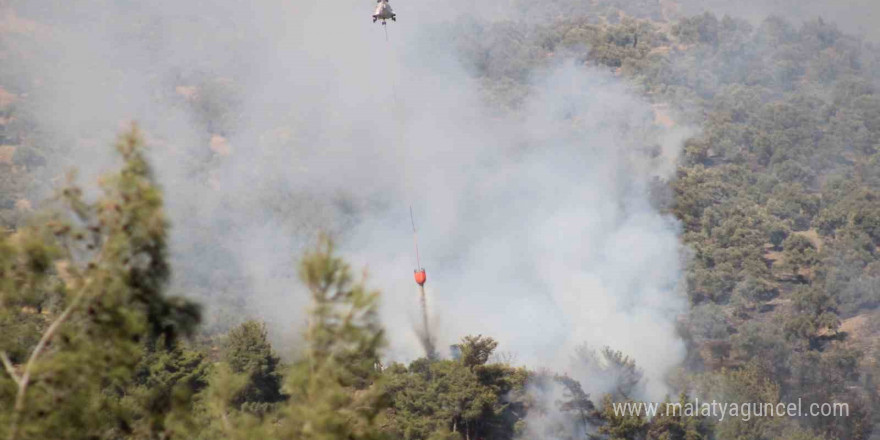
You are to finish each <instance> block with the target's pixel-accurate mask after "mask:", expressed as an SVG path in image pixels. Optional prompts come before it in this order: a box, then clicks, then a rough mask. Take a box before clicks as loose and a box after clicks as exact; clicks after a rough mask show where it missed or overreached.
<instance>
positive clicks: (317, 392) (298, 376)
mask: <svg viewBox="0 0 880 440" xmlns="http://www.w3.org/2000/svg"><path fill="white" fill-rule="evenodd" d="M300 279H301V280H302V281H303V283H304V284H305V285H306V287H307V288H308V291H309V293H310V296H311V300H312V307H311V310H310V313H309V323H308V329H307V332H306V344H307V348H306V351H305V353H304V354H303V357H302V359H301V360H299V361H297V362H295V363H294V364H293V366H292V368H291V371H290V374H289V375H288V377H287V380H286V383H285V389H286V392H287V394H289V395H290V403H289V404H288V405H287V407H286V408H285V409H284V412H285V418H284V419H283V422H282V423H281V425H280V426H279V432H280V435H281V436H282V437H285V438H289V437H295V438H300V439H318V440H330V439H339V438H346V439H351V440H356V439H362V440H367V439H377V438H382V437H383V434H382V432H381V431H380V429H379V425H378V424H377V417H378V416H379V415H380V413H381V412H382V410H383V409H384V408H385V407H386V405H387V403H386V402H387V400H386V393H385V391H384V387H383V386H382V384H381V383H379V380H380V369H379V366H380V360H379V353H380V349H381V348H382V346H383V345H384V343H385V339H384V332H383V330H382V326H381V324H380V323H379V314H378V300H379V293H378V292H376V291H371V290H368V289H367V287H366V286H365V285H364V283H363V281H360V282H353V280H352V278H351V274H350V271H349V266H348V264H346V263H345V262H344V261H343V260H342V259H340V258H339V257H336V256H335V255H334V248H333V243H332V242H331V241H330V240H329V239H327V238H322V239H321V241H320V244H319V246H318V247H317V248H316V249H315V250H313V251H311V252H309V253H307V254H306V255H305V256H304V257H303V259H302V263H301V264H300Z"/></svg>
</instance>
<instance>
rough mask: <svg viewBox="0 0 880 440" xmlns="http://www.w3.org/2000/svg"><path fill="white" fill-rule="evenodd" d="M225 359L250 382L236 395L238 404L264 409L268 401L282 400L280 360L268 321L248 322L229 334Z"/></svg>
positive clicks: (254, 408)
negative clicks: (270, 335) (270, 341)
mask: <svg viewBox="0 0 880 440" xmlns="http://www.w3.org/2000/svg"><path fill="white" fill-rule="evenodd" d="M227 338H228V339H227V341H226V344H225V347H224V348H225V350H224V356H223V357H224V360H225V361H226V363H228V364H229V366H230V368H231V369H232V372H233V373H236V374H245V375H246V376H247V377H248V382H247V384H246V385H245V386H244V387H243V388H242V389H241V391H240V394H239V395H238V396H237V397H236V398H235V400H234V403H235V404H236V405H239V406H240V407H241V406H244V409H250V410H251V411H256V412H265V411H266V409H267V405H266V404H271V403H275V402H278V401H281V400H282V398H283V396H282V394H281V380H282V377H281V373H280V371H278V369H279V365H280V363H281V359H280V358H279V357H278V356H277V355H276V354H275V351H274V350H273V349H272V345H271V344H270V343H269V339H268V331H267V329H266V324H264V323H261V322H257V321H246V322H244V323H242V324H241V325H239V326H238V327H235V328H233V329H232V330H230V331H229V334H228V335H227Z"/></svg>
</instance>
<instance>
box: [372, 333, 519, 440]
mask: <svg viewBox="0 0 880 440" xmlns="http://www.w3.org/2000/svg"><path fill="white" fill-rule="evenodd" d="M459 346H460V347H461V352H462V356H461V357H460V358H459V360H454V361H453V360H437V361H431V360H428V359H424V358H423V359H419V360H417V361H414V362H413V363H412V364H410V365H409V367H404V366H403V365H399V364H395V365H392V366H391V367H389V368H388V369H387V370H386V372H385V375H386V376H387V387H388V392H389V397H390V400H391V412H390V414H389V423H388V424H389V428H388V431H390V433H391V434H392V435H393V436H394V437H398V438H404V439H428V438H434V437H438V436H439V437H447V438H448V437H450V436H458V438H497V439H512V438H514V436H515V434H516V433H517V426H518V425H517V424H518V422H520V421H521V419H522V417H523V415H524V414H523V413H524V407H523V405H524V403H523V399H524V392H525V391H524V386H525V382H526V379H527V378H528V373H527V372H526V371H525V370H524V369H519V368H513V367H509V366H506V365H503V364H487V361H488V358H489V356H490V355H491V353H492V351H493V350H494V349H495V347H496V346H497V342H495V341H494V340H493V339H492V338H486V337H482V336H466V337H464V338H462V341H461V344H460V345H459Z"/></svg>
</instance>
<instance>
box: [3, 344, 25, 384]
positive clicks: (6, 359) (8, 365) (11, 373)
mask: <svg viewBox="0 0 880 440" xmlns="http://www.w3.org/2000/svg"><path fill="white" fill-rule="evenodd" d="M0 360H2V361H3V367H5V368H6V372H7V373H9V376H10V377H12V380H14V381H15V384H16V385H19V384H20V383H21V378H19V377H18V375H17V374H15V368H13V367H12V362H10V361H9V357H8V356H6V352H5V351H0Z"/></svg>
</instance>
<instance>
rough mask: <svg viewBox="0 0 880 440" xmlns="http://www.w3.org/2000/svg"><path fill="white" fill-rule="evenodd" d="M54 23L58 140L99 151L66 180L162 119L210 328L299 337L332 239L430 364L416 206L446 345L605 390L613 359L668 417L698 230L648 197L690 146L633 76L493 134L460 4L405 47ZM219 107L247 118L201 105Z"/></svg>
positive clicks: (159, 17) (362, 15)
mask: <svg viewBox="0 0 880 440" xmlns="http://www.w3.org/2000/svg"><path fill="white" fill-rule="evenodd" d="M38 3H41V2H34V3H27V4H24V3H23V4H21V5H18V6H16V7H17V8H18V10H17V14H18V16H19V19H22V20H24V19H29V18H28V17H32V19H33V20H34V21H38V22H42V23H43V24H45V25H46V29H48V30H46V31H45V32H37V33H35V34H34V35H33V36H31V37H29V38H32V39H33V43H32V44H33V47H34V48H35V49H34V53H33V54H32V56H31V57H30V58H29V60H30V61H29V63H28V64H27V66H26V71H27V72H28V74H29V75H32V76H33V78H34V80H35V81H36V79H38V80H39V82H38V83H34V85H33V92H32V95H31V97H30V98H29V99H31V100H32V101H33V102H34V103H35V104H39V105H35V107H36V108H37V109H38V114H37V120H38V121H39V122H40V124H41V127H42V129H43V130H46V131H48V132H50V133H52V136H53V138H54V139H56V140H57V141H58V142H71V141H76V142H78V143H75V144H71V147H70V148H69V149H66V150H63V151H66V152H67V154H69V156H66V157H64V160H62V161H61V163H62V164H63V165H76V166H78V167H80V168H81V169H84V170H85V171H86V175H87V176H91V175H94V172H97V171H98V170H99V169H101V168H104V167H106V166H107V164H108V163H109V162H110V160H109V159H107V158H109V157H112V156H110V155H109V149H108V148H107V145H108V144H109V143H110V141H111V139H112V135H113V133H114V131H115V130H116V129H117V128H118V127H119V123H120V122H122V121H126V120H131V119H134V120H138V121H140V122H141V123H142V125H143V126H144V128H145V129H146V131H147V132H148V133H149V135H150V137H151V140H152V141H153V144H154V145H155V147H154V151H153V153H154V154H153V159H154V162H155V166H156V169H157V173H158V175H159V178H160V181H161V183H162V185H163V186H164V188H165V191H166V200H167V202H168V206H169V215H170V217H171V221H172V224H173V236H172V250H173V252H174V258H175V271H176V272H175V288H176V289H177V290H179V291H182V292H183V293H186V294H191V295H195V296H196V297H198V298H200V299H202V300H204V301H206V302H207V311H208V313H209V314H216V313H217V312H216V310H217V308H216V307H213V305H214V304H216V303H220V302H223V303H225V304H226V305H227V306H228V305H229V304H230V303H232V304H233V305H234V307H236V308H234V310H239V311H240V314H238V315H236V316H234V318H236V319H240V318H242V317H244V316H248V315H249V316H255V317H260V318H263V319H266V320H267V321H269V322H270V323H272V324H273V325H274V328H275V329H276V330H277V332H278V333H279V334H280V333H284V332H293V331H299V329H298V324H299V323H300V322H301V321H302V316H303V313H304V310H305V307H306V305H307V301H306V295H305V293H304V292H303V291H302V288H301V287H299V286H298V285H297V284H296V282H295V262H296V256H297V255H298V254H299V253H300V252H301V251H302V249H303V247H304V246H305V245H308V244H309V243H311V242H312V241H313V239H314V234H315V233H316V232H317V231H318V230H322V229H323V230H329V231H331V232H334V233H336V234H337V236H338V238H339V240H340V246H341V248H342V250H343V251H344V253H345V254H346V256H347V257H349V259H350V260H351V261H352V262H353V263H354V266H355V267H356V268H359V267H362V266H366V267H368V269H369V273H370V283H371V284H372V285H373V286H375V287H378V288H379V289H381V290H382V291H383V293H384V297H383V298H384V301H383V317H384V320H385V324H386V326H387V327H388V329H389V337H390V340H391V347H390V351H389V356H390V357H391V358H393V359H398V360H407V359H412V358H415V357H417V356H419V355H420V350H421V349H420V346H419V344H418V341H417V338H416V336H415V333H414V331H413V329H414V328H415V327H416V326H417V320H418V319H419V316H420V315H419V313H418V298H417V293H416V292H417V290H416V286H415V283H414V282H413V279H412V275H411V274H412V272H411V271H412V269H413V268H414V266H415V265H416V263H415V256H414V251H413V246H412V236H411V227H410V219H409V206H410V205H412V207H413V210H414V213H415V217H416V223H417V226H418V228H419V230H420V235H419V240H420V246H421V255H422V263H423V265H424V266H425V267H426V269H427V272H428V285H427V286H428V294H429V297H430V298H429V302H430V306H431V311H432V320H433V327H434V330H435V332H437V334H438V339H439V340H438V342H439V346H440V347H441V348H442V347H444V346H446V345H448V344H451V343H455V342H457V340H458V339H459V338H460V337H461V336H463V335H466V334H476V333H482V334H484V335H490V336H492V337H494V338H496V339H498V340H499V341H500V342H501V348H500V349H501V350H504V351H508V352H511V353H514V354H516V356H517V359H518V360H519V361H521V362H523V363H525V364H527V365H530V366H533V367H547V368H550V369H554V370H557V371H565V372H568V373H569V374H571V375H572V376H573V377H576V378H578V379H580V380H582V381H583V383H584V387H585V390H586V391H588V392H591V393H599V392H602V391H606V387H607V384H605V383H601V382H602V381H599V383H594V382H596V381H595V380H592V379H591V377H589V375H587V374H585V373H584V372H579V371H576V370H572V369H571V367H570V365H571V364H570V362H569V358H570V356H571V355H572V354H573V352H574V349H575V347H577V346H579V345H581V344H582V343H584V342H586V343H588V344H590V345H591V346H602V345H610V346H612V347H613V348H615V349H618V350H621V351H623V352H625V353H627V354H629V355H631V356H633V357H634V358H635V359H636V361H637V363H638V364H639V365H640V366H642V367H643V368H644V369H645V370H646V378H647V379H648V382H647V386H646V388H645V390H646V394H647V397H652V398H659V397H662V394H663V393H664V391H665V386H664V381H663V376H664V374H665V373H666V372H667V371H668V369H669V368H671V367H672V366H674V365H676V364H677V363H678V362H680V360H681V359H682V357H683V354H684V347H683V344H682V343H681V341H679V339H678V338H677V336H676V334H675V331H674V321H675V318H676V316H677V315H678V314H680V313H682V312H683V311H684V310H685V307H686V303H685V301H684V298H683V296H682V295H680V293H679V291H678V289H679V281H680V279H681V270H682V263H681V261H680V260H681V258H680V254H681V249H680V244H679V239H678V226H677V224H676V223H675V221H674V220H673V219H671V218H669V217H666V216H663V215H661V214H659V213H658V212H657V210H656V209H655V208H654V207H652V205H651V203H650V200H649V191H648V190H649V186H650V184H651V182H652V181H654V180H655V179H659V180H660V181H662V180H663V179H667V178H669V177H671V173H672V171H673V170H674V164H675V161H676V158H677V155H678V152H679V149H680V146H681V143H682V140H683V138H684V137H685V136H686V135H687V134H688V131H687V130H684V129H675V128H674V129H669V128H664V127H662V126H658V125H656V124H654V122H653V120H654V115H653V112H652V108H651V106H650V103H648V102H646V101H645V100H644V99H642V98H640V97H638V96H637V95H635V94H634V93H632V92H631V91H630V90H628V88H627V87H626V85H625V84H624V83H623V82H622V81H621V80H620V79H618V78H617V77H615V76H613V75H611V74H610V73H607V72H603V71H599V70H594V69H590V68H586V67H583V66H580V65H576V64H574V63H571V62H561V63H559V64H558V65H555V66H553V67H552V68H550V69H548V70H546V71H542V72H536V73H535V74H534V82H533V84H532V91H531V93H530V97H529V98H528V100H527V103H526V104H525V105H524V108H523V110H522V111H520V112H519V113H517V114H515V115H512V116H504V117H501V116H497V115H495V116H490V114H492V113H491V112H489V111H488V109H486V108H485V105H484V104H483V100H482V98H481V94H480V93H481V92H480V89H479V86H478V84H477V81H475V80H474V79H473V78H471V77H470V76H469V75H468V73H467V72H466V69H464V68H463V67H462V66H461V65H460V63H459V62H458V60H457V57H456V54H455V53H454V51H453V49H452V45H451V44H449V43H448V40H449V38H450V37H451V35H449V33H448V29H449V27H448V26H444V23H449V22H450V21H451V20H452V19H454V18H455V17H459V16H461V14H462V13H463V12H466V11H461V10H454V9H449V6H451V5H450V4H448V3H439V2H427V3H420V4H411V3H406V2H402V1H401V2H400V3H399V4H398V3H394V4H393V5H394V6H395V7H396V12H397V13H398V16H399V21H398V22H397V23H389V25H388V33H389V41H388V42H386V41H385V36H384V34H383V29H382V28H381V27H380V26H379V25H378V24H375V25H374V24H372V23H371V22H370V17H369V14H370V12H371V10H372V7H371V6H372V5H371V4H370V3H369V2H366V3H365V2H362V1H352V0H346V1H338V2H281V1H265V2H259V3H257V4H254V5H251V4H245V3H242V2H234V1H227V0H205V1H200V2H195V3H188V4H183V5H181V4H178V2H173V1H158V2H138V3H136V4H128V3H118V2H104V1H99V0H94V1H87V2H77V4H76V5H73V6H71V5H66V4H65V5H64V6H60V5H56V7H54V8H40V7H38V6H35V4H38ZM42 3H45V4H46V5H48V4H50V3H51V2H42ZM84 60H87V61H84ZM211 99H214V100H216V102H218V103H222V104H223V105H226V106H227V107H228V108H227V111H226V112H225V113H223V114H222V115H219V116H218V115H212V114H211V111H214V110H213V107H211V108H206V107H200V105H203V104H204V103H205V102H210V100H211ZM194 103H195V104H194ZM200 103H201V104H200ZM218 120H222V121H226V123H222V124H221V123H218V122H217V121H218ZM227 309H228V307H227ZM224 319H225V318H224Z"/></svg>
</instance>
